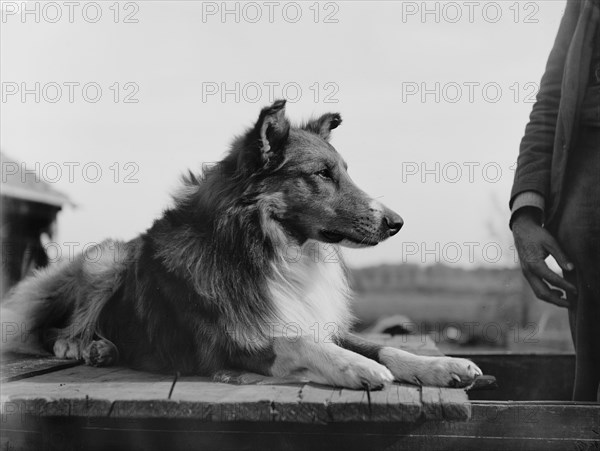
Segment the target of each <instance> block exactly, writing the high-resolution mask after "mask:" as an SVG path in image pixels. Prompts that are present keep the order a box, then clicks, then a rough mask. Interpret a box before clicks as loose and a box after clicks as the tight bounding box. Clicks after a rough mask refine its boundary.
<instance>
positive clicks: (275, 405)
mask: <svg viewBox="0 0 600 451" xmlns="http://www.w3.org/2000/svg"><path fill="white" fill-rule="evenodd" d="M369 338H370V339H372V340H376V341H379V342H382V343H385V344H386V345H390V346H393V345H395V346H397V347H401V348H403V349H406V350H410V351H412V352H417V353H421V354H428V355H440V352H439V351H438V350H437V348H436V347H435V344H434V343H433V342H432V341H431V340H430V339H429V338H428V337H420V336H404V337H402V336H398V337H390V336H381V335H377V336H370V337H369ZM35 362H37V363H38V364H39V368H36V367H35V365H33V363H35ZM73 364H74V362H72V361H64V360H60V359H45V360H39V359H37V360H36V359H33V360H25V361H20V362H19V361H17V362H10V363H8V364H6V365H5V366H6V368H5V370H4V372H3V376H2V377H3V379H4V380H5V381H9V382H8V383H5V384H4V386H3V388H2V399H1V401H2V406H3V413H4V414H5V415H12V414H13V412H27V413H35V414H36V415H38V416H46V417H49V416H58V417H104V418H171V419H177V418H185V419H195V420H201V421H216V422H227V421H252V422H277V421H280V422H295V423H321V424H325V423H337V422H352V421H363V422H364V421H403V422H410V421H417V420H418V419H419V418H421V416H423V415H425V417H426V418H427V419H440V420H441V419H445V420H465V419H468V418H469V416H470V412H471V410H470V404H469V402H468V397H467V395H466V393H465V391H464V390H460V389H437V390H436V391H435V396H431V395H430V393H432V391H431V390H430V389H425V391H423V390H421V389H420V388H419V387H415V386H410V385H400V384H394V385H391V386H389V387H387V388H386V389H384V390H381V391H371V392H370V393H367V392H366V391H363V390H345V389H334V388H331V387H326V386H319V385H315V384H287V385H286V384H281V385H231V384H226V383H218V382H213V381H211V380H209V379H208V378H202V377H181V378H179V379H178V380H177V382H176V383H175V384H174V377H173V376H165V375H158V374H151V373H143V372H138V371H133V370H130V369H127V368H119V367H109V368H92V367H88V366H85V365H79V366H72V365H73ZM52 365H54V367H52ZM65 365H66V366H67V367H65ZM69 366H70V367H69ZM40 368H41V369H40ZM423 400H425V402H426V404H425V407H426V408H425V409H424V404H423ZM431 404H435V405H436V406H435V407H432V406H431Z"/></svg>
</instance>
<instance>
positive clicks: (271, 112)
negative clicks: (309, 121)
mask: <svg viewBox="0 0 600 451" xmlns="http://www.w3.org/2000/svg"><path fill="white" fill-rule="evenodd" d="M285 102H286V101H285V100H276V101H275V102H274V103H273V105H271V106H268V107H266V108H263V109H262V110H261V112H260V115H259V116H258V120H257V121H256V124H255V125H254V129H253V130H252V134H253V135H254V138H258V145H259V151H260V159H261V162H262V164H263V165H266V164H267V163H269V161H270V160H272V159H273V157H274V156H276V155H277V154H278V153H279V151H280V150H281V149H282V148H283V146H284V145H285V143H286V141H287V139H288V137H289V134H290V122H289V121H288V119H287V118H286V117H285Z"/></svg>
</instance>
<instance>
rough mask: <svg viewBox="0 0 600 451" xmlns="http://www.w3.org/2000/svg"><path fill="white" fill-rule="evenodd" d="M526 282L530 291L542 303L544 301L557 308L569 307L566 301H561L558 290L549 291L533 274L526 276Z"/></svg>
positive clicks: (560, 294)
mask: <svg viewBox="0 0 600 451" xmlns="http://www.w3.org/2000/svg"><path fill="white" fill-rule="evenodd" d="M526 277H527V280H528V282H529V285H531V289H532V290H533V292H534V293H535V295H536V297H537V298H538V299H541V300H542V301H546V302H548V303H550V304H554V305H557V306H559V307H565V308H567V307H569V302H568V301H567V300H566V299H563V297H562V293H561V292H560V291H558V290H551V289H550V287H548V285H546V284H545V283H544V281H543V280H542V279H540V278H539V277H537V276H536V275H534V274H528V275H527V276H526Z"/></svg>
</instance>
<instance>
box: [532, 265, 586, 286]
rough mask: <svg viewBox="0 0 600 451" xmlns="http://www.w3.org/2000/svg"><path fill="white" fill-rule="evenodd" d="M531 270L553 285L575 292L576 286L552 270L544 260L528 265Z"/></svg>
mask: <svg viewBox="0 0 600 451" xmlns="http://www.w3.org/2000/svg"><path fill="white" fill-rule="evenodd" d="M530 270H531V272H533V273H534V274H535V275H536V276H538V277H540V278H541V279H544V280H545V281H546V282H549V283H550V284H552V285H554V286H555V287H558V288H562V289H563V290H565V291H568V292H570V293H572V294H577V288H575V286H574V285H572V284H571V283H569V282H567V281H566V280H565V279H563V278H562V277H561V276H559V275H558V274H556V273H555V272H554V271H552V270H551V269H550V268H548V266H547V265H546V263H545V262H538V263H536V264H534V265H531V267H530Z"/></svg>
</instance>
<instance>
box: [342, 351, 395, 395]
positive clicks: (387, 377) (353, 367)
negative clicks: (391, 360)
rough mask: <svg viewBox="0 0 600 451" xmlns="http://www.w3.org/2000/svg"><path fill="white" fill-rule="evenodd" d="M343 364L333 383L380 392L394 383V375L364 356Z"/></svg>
mask: <svg viewBox="0 0 600 451" xmlns="http://www.w3.org/2000/svg"><path fill="white" fill-rule="evenodd" d="M356 357H357V358H352V359H351V360H348V361H346V362H343V363H341V365H340V368H339V373H338V376H337V377H334V378H333V380H332V381H331V383H332V384H333V385H337V386H342V387H347V388H355V389H360V388H365V387H367V388H369V389H374V390H378V389H381V388H383V386H384V385H386V384H390V383H392V382H393V381H394V375H393V374H392V373H391V372H390V370H389V369H387V368H386V367H385V366H383V365H381V364H379V363H377V362H376V361H374V360H371V359H367V358H366V357H363V356H359V355H357V356H356Z"/></svg>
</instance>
